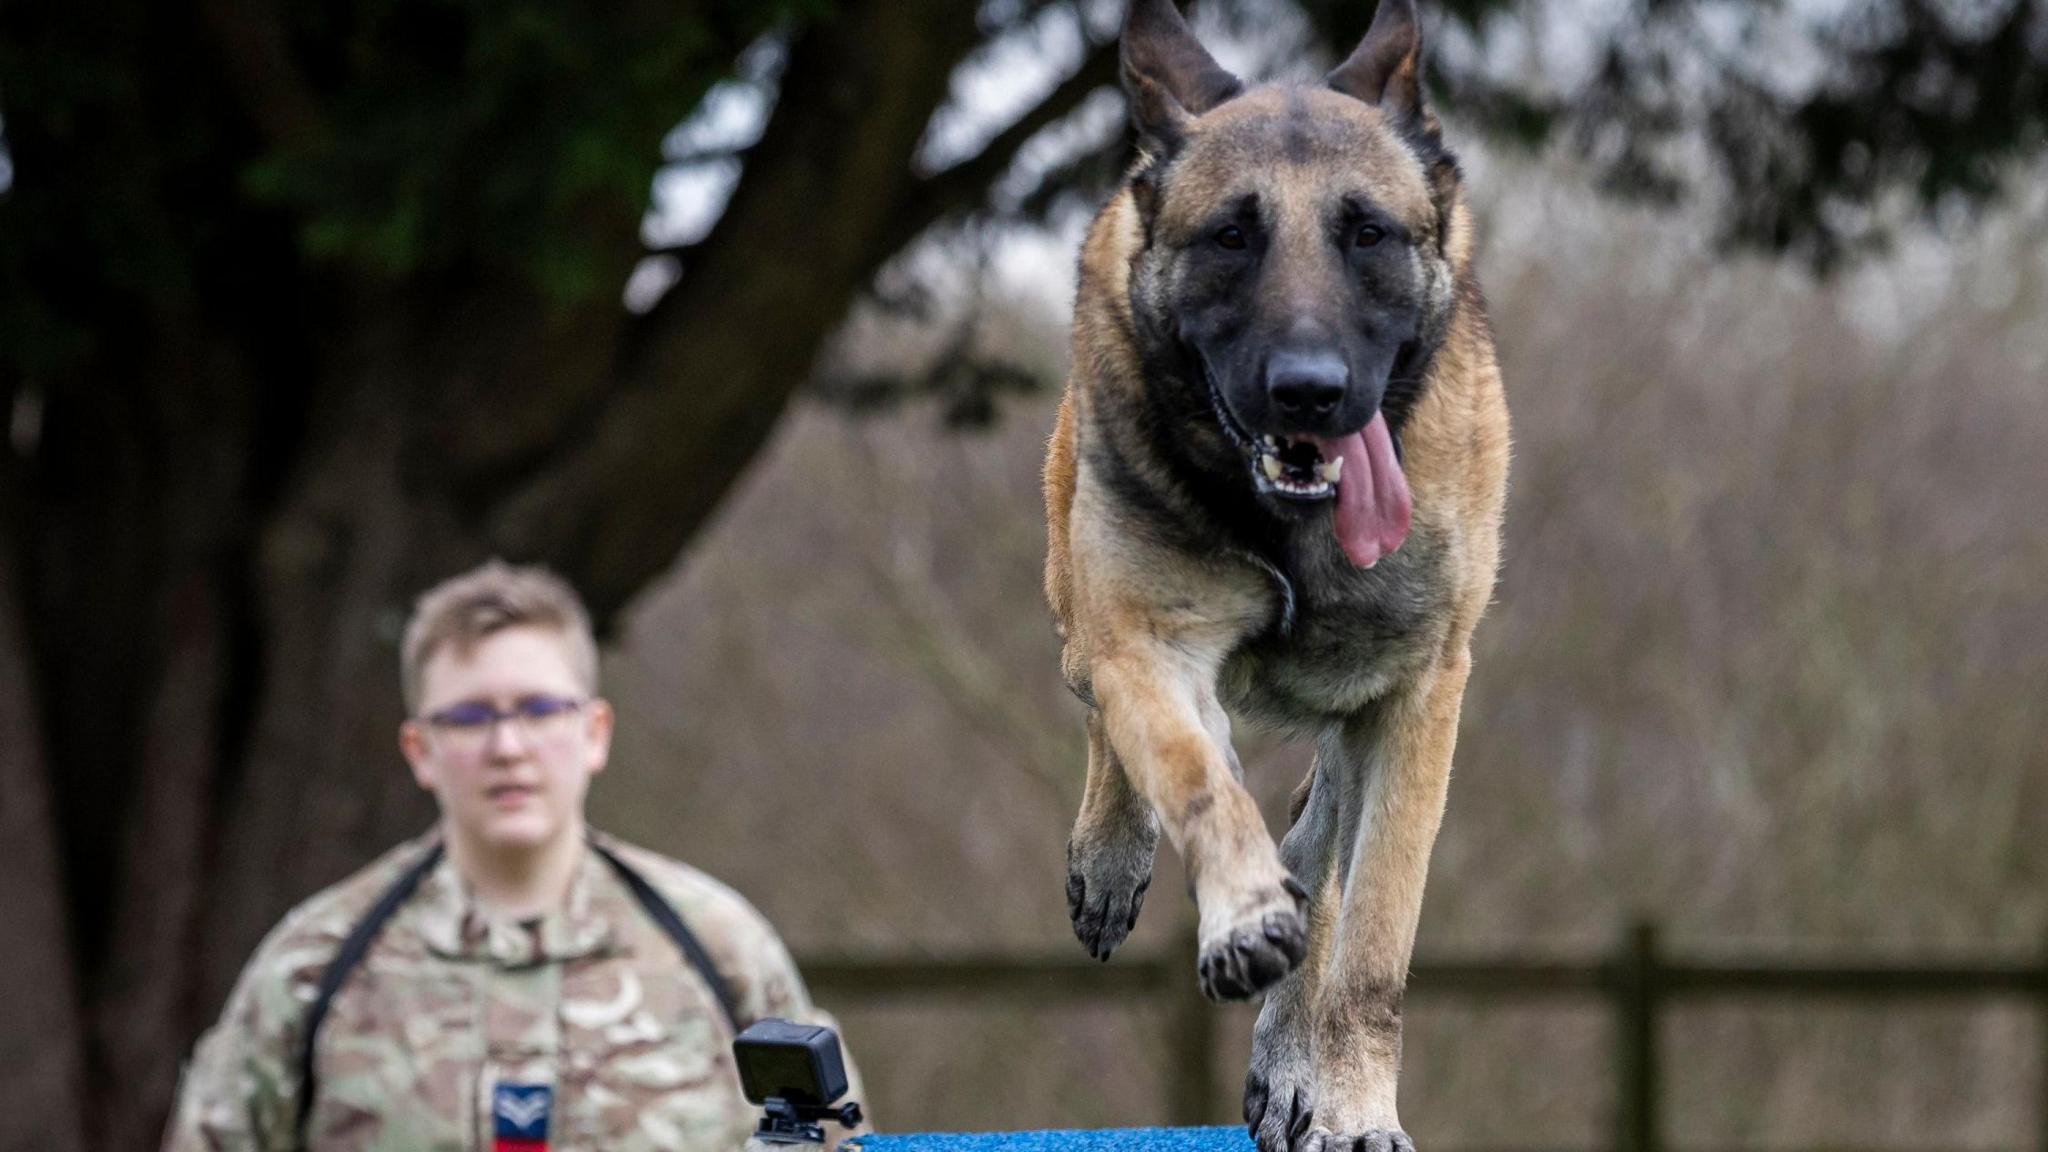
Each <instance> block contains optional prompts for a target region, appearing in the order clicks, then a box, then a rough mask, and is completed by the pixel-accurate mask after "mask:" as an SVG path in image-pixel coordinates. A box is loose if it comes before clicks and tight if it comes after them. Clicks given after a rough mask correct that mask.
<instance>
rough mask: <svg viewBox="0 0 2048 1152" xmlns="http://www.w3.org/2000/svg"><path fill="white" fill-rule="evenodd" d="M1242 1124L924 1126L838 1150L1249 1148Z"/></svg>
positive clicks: (1225, 1151)
mask: <svg viewBox="0 0 2048 1152" xmlns="http://www.w3.org/2000/svg"><path fill="white" fill-rule="evenodd" d="M1251 1146H1252V1140H1251V1137H1250V1135H1248V1134H1247V1133H1246V1132H1245V1130H1244V1128H1243V1127H1241V1126H1239V1127H1232V1128H1092V1129H1089V1130H1087V1131H1079V1132H1075V1131H1057V1130H1048V1131H1043V1132H922V1133H917V1134H914V1135H902V1136H892V1135H887V1134H882V1135H874V1136H860V1137H856V1138H855V1139H853V1140H849V1141H847V1142H846V1143H844V1144H842V1145H840V1148H841V1150H842V1152H845V1150H848V1149H858V1150H859V1152H999V1150H1000V1152H1247V1150H1248V1149H1250V1148H1251Z"/></svg>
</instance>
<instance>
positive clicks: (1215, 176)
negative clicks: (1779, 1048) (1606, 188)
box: [1045, 0, 1508, 1152]
mask: <svg viewBox="0 0 2048 1152" xmlns="http://www.w3.org/2000/svg"><path fill="white" fill-rule="evenodd" d="M1419 52H1420V34H1419V30H1418V24H1417V19H1416V14H1415V7H1414V0H1381V3H1380V7H1379V11H1378V13H1377V15H1376V16H1375V18H1374V20H1373V24H1372V27H1371V29H1370V30H1369V31H1368V32H1367V33H1366V37H1365V40H1364V42H1363V43H1361V44H1360V45H1359V46H1358V49H1357V51H1356V52H1354V53H1353V54H1352V55H1351V56H1350V57H1349V58H1348V59H1347V60H1345V61H1344V63H1343V64H1342V65H1340V66H1339V67H1338V68H1337V69H1336V70H1335V71H1333V72H1331V73H1330V74H1329V76H1328V77H1327V78H1326V79H1325V82H1324V83H1323V84H1321V85H1317V86H1306V87H1302V86H1283V87H1259V88H1247V87H1246V86H1245V85H1244V84H1243V83H1241V82H1240V81H1239V80H1238V78H1237V77H1235V76H1233V75H1231V74H1230V73H1229V72H1227V71H1225V70H1224V69H1223V68H1222V67H1220V66H1219V65H1218V64H1217V63H1216V62H1215V60H1214V59H1212V58H1211V57H1210V56H1209V54H1208V53H1207V52H1206V51H1205V50H1204V49H1203V48H1202V46H1201V45H1200V44H1199V43H1198V42H1197V41H1196V40H1195V38H1194V36H1193V35H1192V34H1191V33H1190V32H1189V30H1188V27H1187V25H1186V24H1185V23H1184V22H1183V21H1182V19H1181V16H1180V14H1179V12H1178V11H1176V9H1175V7H1174V5H1173V3H1172V0H1133V3H1132V5H1131V8H1130V12H1129V15H1128V16H1127V18H1126V21H1125V25H1124V30H1123V42H1122V63H1123V83H1124V88H1125V91H1126V93H1127V94H1128V96H1129V98H1130V106H1131V109H1132V118H1133V120H1134V122H1135V125H1136V129H1137V132H1138V143H1139V147H1138V154H1139V158H1138V161H1137V163H1136V164H1135V165H1134V167H1133V169H1132V171H1131V174H1130V176H1129V177H1128V179H1127V180H1126V182H1125V184H1124V186H1123V187H1122V188H1121V189H1120V190H1119V191H1118V193H1117V194H1116V195H1115V197H1114V198H1113V199H1111V201H1110V202H1109V204H1108V205H1107V206H1106V207H1105V208H1104V209H1103V210H1102V212H1101V214H1100V215H1099V216H1097V217H1096V219H1095V222H1094V224H1093V226H1092V227H1091V228H1090V230H1089V233H1088V238H1087V241H1086V244H1085V246H1084V247H1083V250H1082V253H1081V274H1080V287H1079V293H1078V296H1077V300H1076V304H1075V317H1074V357H1073V368H1072V375H1071V377H1070V378H1069V380H1068V383H1067V388H1066V394H1065V397H1064V398H1063V399H1062V401H1061V403H1060V408H1059V416H1058V420H1057V423H1056V425H1055V427H1054V431H1053V435H1052V442H1051V444H1050V447H1049V451H1048V456H1047V459H1046V464H1045V498H1046V519H1047V528H1048V537H1049V539H1048V548H1047V556H1046V575H1045V578H1046V594H1047V597H1048V599H1049V600H1050V602H1051V605H1052V611H1053V615H1054V617H1055V620H1056V622H1057V627H1058V630H1059V633H1060V635H1061V637H1062V639H1063V640H1064V641H1065V650H1064V653H1063V655H1062V667H1063V671H1064V673H1065V675H1066V678H1067V682H1068V684H1069V685H1070V686H1071V687H1072V688H1073V690H1074V692H1075V694H1076V695H1078V696H1080V698H1081V699H1082V700H1083V701H1084V702H1086V703H1087V704H1088V706H1089V712H1088V783H1087V788H1086V791H1085V794H1084V796H1083V798H1082V801H1081V811H1080V815H1079V817H1078V818H1077V819H1076V821H1075V824H1074V831H1073V838H1072V840H1071V842H1070V843H1069V845H1068V850H1067V854H1068V869H1069V878H1068V881H1067V896H1068V902H1069V906H1070V910H1071V912H1072V915H1073V920H1074V929H1075V932H1076V933H1077V934H1078V935H1079V936H1080V938H1081V941H1082V943H1084V944H1086V945H1087V946H1088V949H1089V951H1090V952H1091V953H1092V954H1094V955H1095V956H1097V957H1100V958H1103V959H1107V958H1108V956H1109V954H1110V952H1111V951H1112V950H1114V949H1115V948H1116V946H1117V945H1118V944H1120V943H1122V941H1123V939H1124V937H1125V936H1126V934H1127V933H1128V932H1129V931H1130V929H1131V928H1132V926H1133V925H1134V924H1135V923H1136V922H1137V916H1138V908H1139V905H1140V903H1141V901H1142V899H1143V897H1144V893H1145V887H1146V885H1147V883H1148V882H1149V881H1150V879H1151V872H1152V856H1153V849H1154V847H1155V845H1156V843H1157V841H1158V836H1159V829H1160V826H1161V825H1162V824H1163V825H1164V826H1165V829H1166V834H1167V837H1168V838H1169V839H1171V840H1172V841H1173V844H1174V847H1175V848H1176V849H1178V850H1179V852H1180V853H1181V856H1182V858H1183V860H1184V861H1185V862H1186V866H1187V873H1188V877H1189V883H1190V886H1191V888H1192V891H1193V895H1194V898H1195V902H1196V905H1197V907H1198V909H1199V911H1200V940H1201V943H1200V957H1199V960H1198V963H1197V972H1198V975H1199V978H1200V981H1201V985H1202V988H1203V990H1204V991H1205V992H1206V993H1207V994H1208V995H1209V996H1210V997H1211V998H1213V999H1219V1000H1228V999H1242V998H1245V997H1249V996H1252V995H1254V994H1256V993H1258V992H1261V991H1264V992H1265V993H1266V1000H1265V1004H1264V1007H1263V1009H1262V1011H1261V1012H1260V1014H1259V1020H1258V1025H1257V1029H1256V1032H1255V1033H1254V1038H1253V1048H1252V1060H1251V1068H1250V1071H1249V1073H1248V1074H1247V1076H1246V1078H1245V1119H1246V1121H1247V1122H1248V1123H1249V1125H1250V1127H1251V1131H1252V1135H1253V1137H1254V1138H1255V1139H1256V1140H1257V1142H1258V1145H1259V1147H1260V1148H1261V1149H1262V1150H1264V1152H1275V1150H1278V1149H1291V1150H1292V1152H1326V1150H1334V1149H1337V1148H1346V1149H1349V1148H1356V1149H1359V1150H1360V1152H1366V1150H1370V1152H1393V1150H1396V1149H1401V1150H1409V1149H1412V1144H1411V1142H1410V1141H1409V1139H1408V1137H1407V1136H1406V1135H1405V1134H1404V1133H1403V1132H1402V1131H1401V1128H1400V1121H1399V1119H1398V1118H1397V1117H1396V1115H1395V1108H1394V1086H1395V1078H1396V1072H1397V1068H1398V1065H1399V1062H1400V1053H1401V996H1402V989H1403V986H1404V983H1405V981H1406V975H1407V971H1408V958H1409V953H1410V950H1411V948H1412V947H1413V944H1414V940H1415V926H1416V920H1417V918H1418V916H1419V915H1420V911H1421V902H1422V888H1423V878H1424V874H1425V872H1426V871H1427V869H1428V864H1429V852H1430V846H1431V844H1432V843H1433V842H1434V840H1435V838H1436V832H1437V826H1438V824H1439V822H1440V821H1441V819H1442V816H1443V809H1444V792H1445V786H1446V783H1447V781H1448V777H1449V774H1450V768H1451V747H1452V743H1453V741H1454V739H1455V737H1456V734H1457V727H1458V710H1459V705H1460V701H1461V700H1462V698H1463V694H1464V690H1465V677H1466V675H1467V672H1468V670H1469V668H1470V665H1471V657H1470V642H1471V637H1472V630H1473V628H1474V626H1475V625H1477V624H1478V622H1479V617H1480V614H1481V612H1482V611H1483V610H1484V608H1485V606H1486V602H1487V600H1488V598H1489V597H1490V595H1491V593H1492V588H1493V582H1494V570H1495V565H1496V561H1497V558H1498V554H1499V550H1500V527H1501V506H1502V501H1503V497H1504V490H1505V485H1506V479H1507V455H1508V418H1507V407H1506V403H1505V400H1504V398H1503V396H1502V391H1501V382H1500V374H1499V371H1498V369H1497V368H1496V366H1495V362H1494V352H1493V342H1492V337H1491V335H1490V332H1489V330H1488V326H1487V320H1486V314H1485V305H1484V301H1483V300H1482V298H1481V295H1480V291H1479V286H1478V284H1477V283H1476V282H1475V281H1474V279H1473V274H1472V267H1471V262H1472V253H1473V221H1472V214H1471V211H1470V209H1469V207H1468V206H1467V204H1466V201H1465V199H1464V193H1463V187H1462V182H1461V176H1460V174H1459V170H1458V165H1457V162H1456V161H1455V159H1454V158H1453V157H1452V156H1451V154H1450V152H1449V151H1447V150H1446V148H1445V146H1444V142H1443V137H1442V131H1441V127H1440V125H1439V124H1438V122H1437V120H1436V118H1435V116H1434V115H1433V114H1432V113H1431V111H1430V109H1429V107H1428V105H1427V103H1426V101H1425V99H1424V94H1423V89H1422V84H1421V70H1420V64H1419ZM1233 714H1234V715H1237V716H1239V717H1242V718H1245V719H1248V720H1251V721H1253V722H1257V723H1264V724H1268V725H1273V726H1277V727H1278V728H1280V729H1281V730H1284V731H1287V732H1290V733H1294V734H1297V735H1299V736H1302V737H1304V738H1309V739H1313V740H1314V741H1315V748H1316V755H1315V764H1314V767H1313V769H1312V770H1311V771H1310V773H1309V776H1308V778H1307V779H1306V780H1304V781H1303V782H1302V784H1301V786H1300V787H1299V788H1298V789H1297V790H1296V792H1295V796H1294V803H1293V805H1292V808H1293V823H1292V827H1291V828H1290V829H1289V830H1288V832H1287V835H1286V837H1285V839H1284V840H1283V841H1282V842H1281V844H1280V845H1279V846H1278V847H1277V848H1276V847H1275V845H1274V843H1273V839H1272V836H1271V834H1270V833H1269V832H1268V831H1267V830H1266V827H1265V825H1264V823H1263V822H1262V820H1261V818H1260V815H1259V812H1258V809H1257V808H1256V806H1255V805H1254V803H1253V801H1252V799H1251V796H1250V795H1249V794H1248V793H1247V792H1246V791H1245V789H1244V787H1243V785H1242V783H1241V782H1240V777H1241V770H1240V768H1239V765H1238V761H1237V756H1236V754H1235V752H1234V751H1233V749H1232V747H1231V742H1230V719H1229V717H1230V716H1231V715H1233Z"/></svg>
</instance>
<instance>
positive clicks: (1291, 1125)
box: [1244, 729, 1346, 1152]
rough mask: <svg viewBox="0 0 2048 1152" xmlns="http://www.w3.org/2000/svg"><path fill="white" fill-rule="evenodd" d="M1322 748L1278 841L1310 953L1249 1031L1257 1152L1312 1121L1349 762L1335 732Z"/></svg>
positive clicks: (1286, 1141) (1290, 1138) (1248, 1073)
mask: <svg viewBox="0 0 2048 1152" xmlns="http://www.w3.org/2000/svg"><path fill="white" fill-rule="evenodd" d="M1322 744H1323V747H1320V748H1318V750H1317V752H1316V761H1315V766H1314V767H1313V768H1311V769H1310V770H1309V777H1308V779H1307V780H1306V781H1304V782H1303V789H1302V792H1301V793H1300V794H1298V795H1297V797H1296V800H1295V803H1294V804H1293V805H1292V807H1293V820H1292V822H1291V824H1290V825H1289V827H1288V829H1287V835H1286V836H1285V837H1284V838H1283V839H1282V840H1281V841H1280V862H1281V863H1282V864H1284V865H1286V867H1287V870H1288V871H1289V872H1291V873H1293V875H1294V877H1295V878H1296V879H1297V880H1299V881H1300V882H1301V883H1302V884H1303V886H1305V887H1306V888H1307V889H1308V910H1307V911H1308V953H1307V955H1306V956H1305V957H1304V958H1303V959H1302V962H1301V964H1300V966H1299V967H1297V968H1295V970H1294V971H1293V972H1292V973H1290V974H1289V975H1288V977H1287V978H1286V979H1284V980H1282V981H1280V983H1278V984H1276V985H1274V986H1273V988H1272V989H1271V990H1270V991H1268V992H1267V993H1266V1002H1265V1004H1264V1005H1262V1006H1261V1007H1260V1009H1259V1020H1258V1024H1257V1026H1255V1027H1254V1028H1253V1029H1252V1055H1251V1065H1250V1067H1249V1068H1247V1069H1246V1070H1245V1078H1244V1119H1245V1124H1246V1126H1247V1127H1248V1128H1249V1129H1250V1131H1251V1136H1252V1141H1253V1143H1255V1144H1257V1145H1258V1147H1259V1150H1260V1152H1287V1149H1288V1147H1289V1146H1290V1145H1291V1144H1292V1143H1293V1142H1294V1141H1295V1140H1297V1139H1299V1138H1300V1137H1301V1136H1302V1135H1303V1134H1304V1133H1305V1132H1307V1131H1308V1128H1309V1126H1310V1125H1311V1124H1313V1123H1314V1122H1315V1068H1314V1066H1313V1063H1312V1057H1313V1053H1312V1052H1311V1051H1310V1040H1311V1036H1312V1034H1313V1032H1314V1027H1313V1021H1314V1019H1315V1011H1316V1001H1317V994H1318V993H1319V992H1320V990H1321V988H1322V984H1323V975H1324V973H1325V972H1327V971H1328V970H1329V966H1330V952H1331V949H1332V947H1333V945H1334V936H1335V929H1336V923H1337V914H1338V911H1339V909H1340V907H1341V906H1342V903H1343V897H1342V893H1341V892H1340V891H1339V889H1338V885H1337V863H1338V852H1337V843H1338V840H1339V838H1340V835H1341V829H1340V828H1339V820H1338V794H1339V791H1340V790H1341V789H1342V788H1343V781H1344V776H1345V772H1344V765H1345V764H1346V759H1345V756H1344V752H1343V749H1342V744H1341V737H1340V735H1339V733H1338V732H1337V731H1336V730H1335V729H1333V730H1331V731H1330V732H1329V733H1327V734H1326V735H1325V736H1324V737H1323V740H1322Z"/></svg>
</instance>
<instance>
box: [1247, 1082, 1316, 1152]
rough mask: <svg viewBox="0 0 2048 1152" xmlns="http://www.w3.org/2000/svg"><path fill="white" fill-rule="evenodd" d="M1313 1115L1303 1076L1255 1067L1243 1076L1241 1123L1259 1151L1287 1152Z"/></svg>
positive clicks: (1310, 1094)
mask: <svg viewBox="0 0 2048 1152" xmlns="http://www.w3.org/2000/svg"><path fill="white" fill-rule="evenodd" d="M1315 1116H1316V1101H1315V1093H1314V1091H1313V1090H1312V1089H1311V1088H1310V1087H1309V1083H1308V1080H1307V1078H1306V1077H1300V1076H1291V1075H1287V1074H1285V1073H1282V1072H1278V1071H1276V1072H1273V1073H1265V1072H1260V1071H1259V1070H1258V1069H1257V1068H1253V1069H1252V1071H1250V1072H1248V1073H1246V1074H1245V1078H1244V1124H1245V1128H1246V1129H1248V1130H1249V1131H1250V1132H1251V1136H1252V1143H1254V1144H1256V1145H1258V1148H1259V1152H1289V1149H1291V1148H1292V1147H1293V1146H1294V1142H1295V1141H1297V1140H1299V1139H1301V1138H1302V1136H1304V1135H1305V1134H1307V1132H1308V1129H1309V1125H1310V1124H1312V1123H1313V1122H1314V1121H1315Z"/></svg>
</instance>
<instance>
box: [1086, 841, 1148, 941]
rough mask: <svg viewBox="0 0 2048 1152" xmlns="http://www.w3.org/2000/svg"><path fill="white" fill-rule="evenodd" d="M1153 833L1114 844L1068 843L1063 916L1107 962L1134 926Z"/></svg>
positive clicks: (1145, 884) (1142, 898) (1141, 901)
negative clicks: (1064, 910)
mask: <svg viewBox="0 0 2048 1152" xmlns="http://www.w3.org/2000/svg"><path fill="white" fill-rule="evenodd" d="M1156 838H1157V833H1156V832H1155V833H1154V834H1153V835H1152V836H1144V835H1139V836H1136V837H1134V838H1131V839H1130V842H1127V843H1120V844H1114V845H1104V844H1092V843H1091V844H1084V843H1082V842H1081V841H1078V840H1076V841H1070V842H1068V844H1067V915H1068V916H1069V917H1071V918H1072V919H1073V921H1074V935H1075V936H1076V937H1078V938H1079V939H1080V941H1081V944H1082V946H1084V947H1086V948H1087V949H1088V955H1090V956H1093V957H1094V958H1096V959H1097V960H1107V959H1109V957H1110V954H1111V953H1113V952H1115V951H1116V949H1117V945H1119V944H1122V943H1123V942H1124V938H1125V937H1127V936H1129V935H1130V934H1131V929H1132V928H1135V927H1137V924H1138V911H1139V909H1141V908H1143V907H1144V906H1145V889H1147V888H1149V887H1151V885H1152V849H1153V845H1154V843H1155V842H1156Z"/></svg>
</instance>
